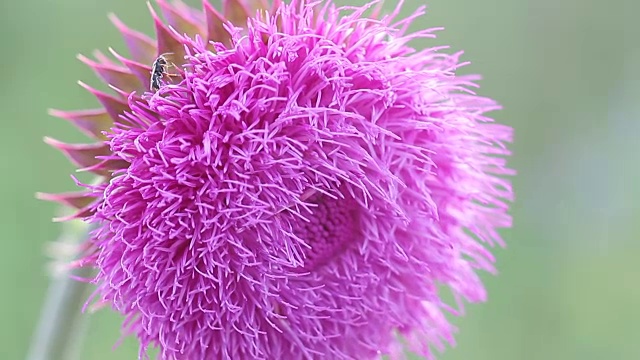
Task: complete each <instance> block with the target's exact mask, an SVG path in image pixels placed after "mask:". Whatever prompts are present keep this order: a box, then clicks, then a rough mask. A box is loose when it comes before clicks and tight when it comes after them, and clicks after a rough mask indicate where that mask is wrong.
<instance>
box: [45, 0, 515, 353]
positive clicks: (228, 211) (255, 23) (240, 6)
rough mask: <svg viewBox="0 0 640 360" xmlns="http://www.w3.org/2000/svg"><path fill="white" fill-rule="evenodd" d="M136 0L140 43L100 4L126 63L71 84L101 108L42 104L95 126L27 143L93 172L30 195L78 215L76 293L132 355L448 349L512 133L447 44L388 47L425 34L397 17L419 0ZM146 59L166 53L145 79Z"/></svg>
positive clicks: (504, 216) (499, 205)
mask: <svg viewBox="0 0 640 360" xmlns="http://www.w3.org/2000/svg"><path fill="white" fill-rule="evenodd" d="M157 3H158V5H159V8H160V10H161V12H162V15H163V17H164V18H165V19H166V23H165V22H164V21H162V20H161V19H160V17H159V16H158V15H156V13H155V12H154V11H153V10H152V15H153V19H154V22H155V28H156V35H157V41H152V40H151V39H150V38H149V37H147V36H145V35H143V34H141V33H138V32H136V31H134V30H131V29H129V28H127V27H126V26H125V25H124V24H122V23H121V22H120V21H119V20H117V19H116V18H114V22H115V24H116V26H117V27H118V28H119V29H120V31H121V32H122V33H123V35H124V38H125V40H126V43H127V45H128V47H129V50H130V58H127V57H125V56H122V55H120V54H118V53H116V52H115V51H112V53H113V55H114V57H115V59H116V60H113V59H111V58H109V57H107V56H105V55H102V54H100V53H98V54H97V56H96V60H90V59H87V58H84V57H83V58H82V60H83V61H84V62H85V63H87V64H88V65H89V66H90V67H91V68H93V69H94V70H95V71H96V73H97V74H98V76H100V77H101V78H102V79H103V80H104V81H105V82H106V83H107V84H109V85H110V86H111V88H112V89H113V90H114V91H113V93H112V94H110V93H106V92H102V91H99V90H96V89H93V88H90V87H88V86H86V88H87V89H88V90H89V91H90V92H91V93H93V94H94V95H95V96H96V97H97V99H98V100H99V102H100V103H101V105H102V107H101V108H100V109H97V110H83V111H72V112H67V111H64V112H63V111H54V112H53V115H55V116H58V117H61V118H64V119H67V120H70V121H72V122H73V123H74V124H75V125H77V126H78V127H79V128H80V129H82V130H83V131H85V132H86V133H87V134H89V135H90V136H92V137H93V138H94V139H96V141H97V142H96V143H95V144H90V145H69V144H64V143H61V142H58V141H55V140H51V139H49V140H48V141H49V142H50V143H51V144H52V145H53V146H55V147H56V148H58V149H60V150H62V151H63V152H64V153H65V154H66V155H68V156H69V157H70V159H71V160H72V161H74V162H75V163H76V164H77V165H78V166H79V167H80V168H82V169H85V170H87V171H91V172H93V173H96V174H97V175H99V176H100V179H101V181H100V182H98V183H93V184H82V183H80V182H78V184H79V186H81V187H82V188H83V191H82V192H79V193H72V194H57V195H42V197H43V198H46V199H49V200H55V201H58V202H61V203H64V204H67V205H72V206H74V207H76V208H78V213H76V214H75V215H73V216H72V217H71V218H83V219H86V221H88V222H90V223H92V224H94V226H95V228H96V230H95V231H94V232H93V233H92V236H91V238H90V239H89V240H88V241H87V242H86V244H84V248H83V252H82V254H81V255H80V256H79V258H78V261H77V262H75V263H74V265H75V266H90V267H94V268H96V269H97V275H96V277H95V279H93V282H94V283H95V284H96V286H97V289H96V292H95V298H96V301H97V302H98V304H104V305H109V306H112V307H113V308H114V309H115V310H117V311H118V312H120V313H122V314H123V315H124V316H125V318H126V320H125V324H124V325H123V329H124V332H125V333H126V334H133V335H135V336H136V337H137V338H138V339H139V341H140V344H141V350H140V354H141V357H145V356H146V355H145V353H146V350H147V348H149V347H158V348H159V350H160V351H159V357H160V358H161V359H196V360H199V359H316V358H325V359H354V358H355V359H370V358H377V357H379V356H380V355H384V354H387V355H391V356H392V357H402V351H403V347H404V346H403V345H401V344H402V343H405V344H406V347H407V349H409V350H411V351H414V352H417V353H418V354H421V355H424V356H426V357H432V356H433V348H437V349H442V348H443V346H444V344H445V343H450V344H453V342H454V338H453V333H454V331H455V329H454V327H453V326H452V325H450V324H449V322H448V320H447V319H446V316H445V314H446V313H453V314H454V315H455V314H458V313H459V312H460V311H461V310H462V304H463V301H467V302H482V301H484V300H485V299H486V293H485V290H484V287H483V285H482V283H481V281H480V279H479V278H478V275H477V274H476V271H478V270H485V271H490V272H493V271H494V267H493V262H494V258H493V257H492V255H491V253H490V252H489V251H488V250H487V247H488V246H493V245H494V244H502V241H501V239H500V236H499V234H498V232H497V229H499V228H504V227H509V226H510V225H511V218H510V216H509V215H508V213H507V210H508V202H509V201H511V200H512V196H513V194H512V190H511V185H510V183H509V181H508V179H505V176H509V175H512V171H511V170H510V169H508V168H507V167H506V161H505V157H506V156H507V155H508V154H509V151H508V150H507V148H506V143H508V142H510V141H511V138H512V130H511V128H509V127H507V126H504V125H500V124H496V123H494V122H493V120H492V119H491V118H490V117H488V116H487V113H488V112H491V111H493V110H497V109H499V106H498V105H497V104H496V102H494V101H493V100H491V99H488V98H484V97H481V96H478V95H476V94H475V93H474V92H472V90H471V89H472V88H474V87H476V85H475V83H474V82H475V81H476V80H477V79H478V77H476V76H460V75H457V74H456V71H457V69H458V68H459V67H461V66H463V65H464V63H461V61H460V56H461V53H455V54H447V53H445V52H444V50H445V49H444V48H442V47H438V48H427V49H424V50H416V49H414V48H412V47H411V46H410V44H409V43H410V42H411V41H412V40H415V39H424V38H432V37H434V31H435V30H437V29H429V30H423V31H418V32H413V33H412V32H408V27H409V25H410V24H411V22H412V21H413V20H414V19H416V18H418V17H419V16H421V15H423V13H424V9H423V8H420V9H418V10H417V11H416V12H415V13H414V15H412V16H410V17H408V18H405V19H397V17H398V13H399V10H400V7H398V8H397V9H396V10H395V11H393V12H392V13H391V14H388V15H384V14H383V12H382V11H381V7H380V6H378V5H376V6H374V5H373V4H369V5H366V6H363V7H344V8H338V7H336V6H334V5H333V4H332V3H331V2H316V3H313V4H311V3H305V2H302V1H297V0H294V1H293V2H292V3H290V4H284V3H281V2H280V1H276V2H275V3H274V4H272V5H270V6H268V5H266V4H256V3H252V5H251V6H249V5H247V4H244V3H240V2H238V0H235V1H226V2H224V6H223V7H224V11H223V13H222V14H221V13H220V12H218V11H216V10H215V9H214V8H213V7H212V6H211V5H210V4H209V3H208V2H207V1H204V2H203V5H204V6H203V10H197V9H193V8H190V7H188V6H186V5H185V4H183V3H182V2H180V1H176V2H173V3H167V2H165V1H160V0H158V2H157ZM163 53H171V54H170V55H169V58H170V60H171V62H173V63H174V64H175V67H169V68H168V69H167V71H168V73H170V76H169V75H166V76H163V77H162V78H161V79H160V80H161V86H160V88H159V89H158V91H153V92H152V91H149V85H150V84H149V81H150V79H149V76H150V71H151V64H152V63H153V62H154V60H155V59H156V57H157V56H158V55H160V54H163ZM63 220H64V219H63ZM441 285H444V286H446V287H448V288H449V289H450V290H451V292H452V293H453V295H454V298H455V299H456V304H455V306H451V305H448V304H446V303H445V302H444V301H443V300H442V297H441V289H440V286H441ZM400 338H402V339H403V340H401V339H400Z"/></svg>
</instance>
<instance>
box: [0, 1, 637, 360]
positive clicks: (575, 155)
mask: <svg viewBox="0 0 640 360" xmlns="http://www.w3.org/2000/svg"><path fill="white" fill-rule="evenodd" d="M343 3H344V1H343ZM407 3H408V4H407V6H406V10H412V9H414V8H415V7H416V6H417V5H418V3H417V2H416V1H415V0H409V1H407ZM388 5H389V6H391V5H392V2H390V1H389V2H388ZM111 11H113V12H115V13H117V14H118V15H119V17H120V18H121V19H123V20H124V21H125V22H126V23H128V24H130V25H132V26H134V27H136V28H138V29H140V30H143V31H145V32H146V33H148V34H152V24H151V20H150V17H149V15H148V12H147V9H146V5H145V2H144V1H141V0H135V1H133V0H111V1H98V0H59V1H30V2H27V1H24V2H18V1H2V4H1V5H0V41H1V44H2V56H0V65H1V66H0V71H1V72H2V77H1V79H2V81H0V88H1V89H2V96H0V109H2V110H1V115H0V116H1V117H2V120H3V121H2V131H0V137H1V140H2V141H0V147H1V153H2V154H3V160H2V162H1V164H2V165H1V166H2V173H3V174H4V177H3V178H2V186H0V191H2V200H3V204H4V205H3V206H2V207H0V219H1V220H0V221H1V222H2V231H3V232H4V241H3V246H4V248H3V251H2V253H1V255H0V281H1V282H0V284H1V285H2V288H3V289H4V290H3V292H2V296H1V297H0V322H1V323H2V325H1V326H0V344H1V345H0V359H22V358H24V356H25V354H26V351H27V348H28V345H29V339H30V337H31V335H32V333H33V331H34V329H35V326H36V323H37V318H38V316H39V313H40V307H41V305H42V303H43V297H44V295H45V292H46V289H47V284H48V277H47V275H46V271H45V266H46V263H47V261H48V259H47V258H46V256H45V255H44V252H43V248H44V245H45V244H46V243H47V242H49V241H51V240H54V239H55V238H56V237H57V235H58V233H59V232H60V226H59V225H58V224H53V223H51V222H50V218H51V217H52V216H53V215H54V211H55V207H54V206H53V205H52V204H49V203H44V202H39V201H37V200H35V199H34V196H33V193H34V192H36V191H47V192H55V191H63V190H73V189H74V185H73V182H72V181H71V179H70V178H69V176H68V174H70V173H71V172H72V171H73V168H72V166H71V165H70V164H69V163H68V162H67V161H66V160H65V158H64V157H63V156H62V155H60V154H59V153H57V152H55V151H52V150H51V149H50V148H49V147H48V146H47V145H45V144H44V143H43V142H42V141H41V139H42V137H43V136H45V135H50V136H53V137H56V138H59V139H63V140H67V141H78V142H80V141H83V140H84V138H83V136H82V135H80V134H79V133H78V132H76V131H75V130H74V129H72V127H71V126H70V125H69V124H67V123H66V122H65V121H63V120H59V119H55V118H52V117H49V116H48V115H47V113H46V110H47V108H50V107H55V108H58V109H79V108H85V107H94V106H96V105H97V103H96V101H95V100H94V99H93V98H92V96H91V95H89V94H88V93H87V92H85V91H84V90H82V89H81V88H80V87H79V86H78V85H76V83H75V82H76V80H77V79H81V80H83V81H85V82H87V83H89V84H93V85H97V84H98V81H97V79H96V78H95V76H94V75H93V74H92V72H91V71H90V70H89V69H88V68H86V67H85V66H83V65H82V64H81V63H80V62H79V61H77V60H75V56H76V54H77V53H82V54H87V55H90V54H91V52H92V51H93V50H94V49H101V50H103V51H106V49H107V48H108V47H109V46H112V47H114V48H115V49H116V50H118V51H120V52H122V53H126V48H125V46H124V43H123V42H122V40H121V38H120V37H119V34H118V33H117V31H116V30H115V28H114V27H113V26H111V24H110V22H109V21H108V19H107V17H106V14H107V13H108V12H111ZM639 11H640V2H639V1H632V0H628V1H624V0H617V1H608V2H604V1H597V0H484V1H477V0H455V1H454V0H448V1H447V0H431V1H429V15H428V16H427V18H425V20H423V22H421V23H419V24H416V25H418V26H419V27H435V26H445V27H446V28H447V29H446V31H444V32H440V34H439V36H440V38H439V39H438V40H436V41H433V42H431V43H430V44H433V45H435V44H450V45H452V48H453V49H454V50H460V49H464V50H465V51H466V55H465V57H464V59H465V60H469V61H471V62H472V65H471V66H470V67H468V69H467V71H470V72H474V73H480V74H482V75H483V76H484V79H485V80H483V81H482V82H481V85H482V88H481V90H480V93H481V94H483V95H487V96H491V97H493V98H495V99H497V100H499V101H500V102H501V103H502V104H503V105H504V108H505V109H504V110H503V111H501V112H498V113H495V114H494V115H495V117H496V118H497V120H499V121H500V122H504V123H507V124H510V125H512V126H514V127H515V129H516V142H515V144H513V147H512V149H513V151H514V157H513V160H512V162H511V165H512V166H513V167H515V168H516V169H517V170H518V172H519V175H518V177H517V178H515V180H514V184H515V189H516V194H517V202H516V203H515V205H514V206H513V212H512V213H513V216H514V218H515V224H514V228H513V229H512V230H509V231H504V232H503V233H504V236H505V238H506V240H507V242H508V247H507V248H506V249H496V251H495V253H496V254H497V257H498V269H499V271H500V274H499V276H498V277H490V276H485V277H484V278H485V279H486V286H487V287H488V290H489V302H488V303H486V304H482V305H472V306H468V308H467V310H468V311H467V314H466V317H465V318H463V319H459V320H455V323H456V325H458V326H459V328H460V333H459V336H458V337H457V340H458V344H457V346H456V347H455V348H454V349H449V350H447V351H446V352H445V353H444V354H443V355H442V356H440V357H439V359H444V360H456V359H461V360H462V359H465V360H469V359H473V360H484V359H491V360H500V359H508V360H511V359H540V360H543V359H544V360H548V359H564V360H567V359H581V360H588V359H594V360H595V359H640V343H638V342H636V340H640V339H639V338H640V330H639V328H638V324H640V310H639V309H638V305H640V287H639V286H638V279H639V276H640V257H639V256H640V242H639V241H637V239H636V237H637V236H638V235H639V234H640V223H639V222H637V219H640V206H638V205H637V204H638V203H639V201H638V199H640V186H639V185H640V166H637V160H634V159H636V156H637V155H638V151H639V150H640V141H639V140H638V138H639V136H640V101H638V99H640V42H639V40H638V39H639V38H640V28H639V26H638V25H637V21H636V20H637V19H636V17H637V15H636V14H637V13H638V12H639ZM119 324H120V318H119V317H118V316H116V315H114V314H112V313H111V312H109V311H107V310H105V311H101V312H98V313H97V314H95V315H93V316H92V317H91V319H90V328H89V330H88V342H87V344H86V346H85V347H84V350H83V356H82V357H81V358H82V359H87V360H100V359H134V358H136V354H137V347H136V344H135V341H133V340H132V339H128V340H126V341H125V342H124V344H123V345H122V346H121V347H119V348H117V349H115V350H112V345H113V344H114V343H115V341H116V340H117V339H118V337H119Z"/></svg>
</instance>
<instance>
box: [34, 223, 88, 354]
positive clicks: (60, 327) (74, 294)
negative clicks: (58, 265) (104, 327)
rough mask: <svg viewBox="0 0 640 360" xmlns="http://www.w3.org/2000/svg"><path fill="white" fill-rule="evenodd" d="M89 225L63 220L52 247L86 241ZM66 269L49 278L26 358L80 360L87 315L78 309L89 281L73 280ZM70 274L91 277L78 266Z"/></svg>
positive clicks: (73, 244)
mask: <svg viewBox="0 0 640 360" xmlns="http://www.w3.org/2000/svg"><path fill="white" fill-rule="evenodd" d="M88 232H89V227H88V226H87V225H86V224H84V223H82V222H80V221H71V222H68V223H65V227H64V230H63V233H62V235H61V237H60V239H59V242H58V243H56V244H55V246H59V247H60V248H61V249H64V247H69V246H71V247H73V246H76V245H78V244H80V243H82V242H83V241H85V240H86V238H87V236H88ZM69 275H70V274H69V273H68V272H63V273H61V274H56V275H54V276H53V277H52V279H51V283H50V284H49V289H48V290H47V295H46V298H45V302H44V305H43V308H42V313H41V314H40V320H39V323H38V328H37V329H36V333H35V334H34V336H33V339H32V342H31V347H30V349H29V354H28V356H27V360H75V359H79V356H80V352H81V344H82V340H83V339H82V337H83V336H84V334H86V326H87V321H88V319H87V318H88V316H87V315H86V314H82V312H81V309H82V306H83V305H84V303H85V301H86V299H87V287H88V285H89V284H88V283H85V282H81V281H77V280H74V279H72V278H71V277H70V276H69ZM73 275H76V276H79V277H87V278H88V277H90V275H91V269H89V268H81V269H77V270H76V271H74V273H73Z"/></svg>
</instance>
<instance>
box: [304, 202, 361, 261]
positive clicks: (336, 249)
mask: <svg viewBox="0 0 640 360" xmlns="http://www.w3.org/2000/svg"><path fill="white" fill-rule="evenodd" d="M312 202H313V203H315V205H316V206H315V208H314V209H313V211H312V214H311V216H309V218H308V221H306V220H302V219H300V220H298V221H297V222H295V223H294V224H293V230H294V233H295V234H296V236H298V237H300V238H301V239H304V240H305V242H306V243H307V245H308V246H309V248H308V249H306V250H304V254H305V262H304V269H305V270H308V271H313V270H314V269H315V268H317V267H319V266H322V265H323V264H325V263H326V262H327V261H330V260H331V259H332V258H333V257H334V256H337V255H338V254H340V252H341V251H342V250H344V248H345V247H347V246H349V245H350V244H353V243H357V242H358V240H359V238H360V237H361V233H360V229H359V224H358V219H359V206H358V204H357V203H356V202H355V201H354V200H353V199H351V198H346V199H335V198H331V197H329V196H324V195H316V196H314V197H313V199H312Z"/></svg>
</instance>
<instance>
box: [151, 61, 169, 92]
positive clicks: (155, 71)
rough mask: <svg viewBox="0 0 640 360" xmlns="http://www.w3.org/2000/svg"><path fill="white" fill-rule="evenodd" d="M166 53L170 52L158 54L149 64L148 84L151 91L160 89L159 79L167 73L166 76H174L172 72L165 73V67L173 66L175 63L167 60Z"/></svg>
mask: <svg viewBox="0 0 640 360" xmlns="http://www.w3.org/2000/svg"><path fill="white" fill-rule="evenodd" d="M167 55H171V53H164V54H160V55H159V56H158V57H157V58H156V60H155V61H154V62H153V65H151V86H150V90H152V91H158V89H160V81H161V80H162V78H163V77H164V76H165V75H167V76H175V75H173V74H169V73H167V69H168V68H169V66H173V67H175V65H174V64H173V63H169V61H168V60H167V57H166V56H167Z"/></svg>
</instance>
